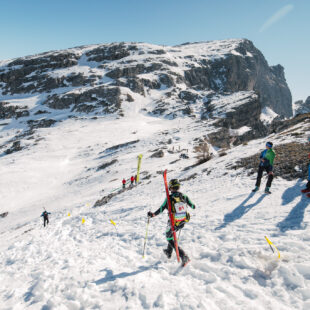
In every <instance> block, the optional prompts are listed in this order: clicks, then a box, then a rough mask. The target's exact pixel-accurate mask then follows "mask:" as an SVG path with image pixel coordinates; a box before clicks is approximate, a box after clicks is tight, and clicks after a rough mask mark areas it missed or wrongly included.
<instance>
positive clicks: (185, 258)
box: [181, 255, 191, 267]
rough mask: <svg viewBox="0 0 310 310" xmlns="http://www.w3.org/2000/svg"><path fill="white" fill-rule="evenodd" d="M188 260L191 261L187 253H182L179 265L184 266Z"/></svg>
mask: <svg viewBox="0 0 310 310" xmlns="http://www.w3.org/2000/svg"><path fill="white" fill-rule="evenodd" d="M190 261H191V260H190V259H189V257H188V256H187V255H184V256H183V257H182V264H181V266H182V267H185V266H186V265H187V264H188V263H189V262H190Z"/></svg>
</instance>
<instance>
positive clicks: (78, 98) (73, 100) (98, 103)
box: [43, 85, 121, 113]
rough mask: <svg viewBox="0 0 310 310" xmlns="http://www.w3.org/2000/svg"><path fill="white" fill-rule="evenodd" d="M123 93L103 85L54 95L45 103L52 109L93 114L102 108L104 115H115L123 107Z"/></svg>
mask: <svg viewBox="0 0 310 310" xmlns="http://www.w3.org/2000/svg"><path fill="white" fill-rule="evenodd" d="M120 96H121V92H120V89H119V87H113V86H105V85H101V86H98V87H94V88H90V89H86V90H81V91H80V92H69V93H65V94H61V95H58V94H54V95H52V96H49V97H48V98H47V100H46V101H45V102H44V103H43V104H46V105H47V106H48V107H49V108H51V109H69V108H70V107H71V111H77V112H86V113H87V112H92V111H94V110H95V109H98V108H101V109H102V112H103V113H115V112H117V111H118V110H119V109H120V107H121V98H120Z"/></svg>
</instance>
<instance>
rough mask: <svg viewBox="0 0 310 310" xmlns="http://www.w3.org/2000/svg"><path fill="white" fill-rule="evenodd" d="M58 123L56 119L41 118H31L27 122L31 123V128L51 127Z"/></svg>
mask: <svg viewBox="0 0 310 310" xmlns="http://www.w3.org/2000/svg"><path fill="white" fill-rule="evenodd" d="M55 123H57V121H56V120H54V119H46V118H45V119H39V120H29V121H27V124H28V125H29V127H30V129H34V128H49V127H51V126H53V125H54V124H55Z"/></svg>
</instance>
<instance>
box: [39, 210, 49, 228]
mask: <svg viewBox="0 0 310 310" xmlns="http://www.w3.org/2000/svg"><path fill="white" fill-rule="evenodd" d="M49 214H51V213H50V212H47V211H44V212H42V214H41V216H43V220H44V227H45V226H46V225H47V224H48V223H49V220H48V215H49Z"/></svg>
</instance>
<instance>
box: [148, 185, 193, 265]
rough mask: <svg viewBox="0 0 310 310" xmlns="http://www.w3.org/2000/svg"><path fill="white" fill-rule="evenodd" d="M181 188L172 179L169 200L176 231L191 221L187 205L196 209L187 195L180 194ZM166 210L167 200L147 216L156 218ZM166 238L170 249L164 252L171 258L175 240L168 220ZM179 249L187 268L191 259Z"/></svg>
mask: <svg viewBox="0 0 310 310" xmlns="http://www.w3.org/2000/svg"><path fill="white" fill-rule="evenodd" d="M179 188H180V182H179V181H178V180H177V179H172V180H171V181H170V182H169V190H170V192H171V194H170V196H169V198H170V201H171V210H172V213H173V216H174V220H175V226H174V230H175V231H179V230H181V229H182V228H183V227H184V226H185V223H187V222H188V221H189V219H190V214H189V213H188V212H187V205H188V206H190V207H191V208H192V209H195V205H194V204H193V203H192V202H191V201H190V199H189V198H188V197H187V196H186V195H184V194H182V193H180V192H179ZM165 209H167V210H168V202H167V198H166V199H165V201H164V202H163V204H162V205H161V206H160V208H159V209H158V210H157V211H155V212H154V213H153V212H151V211H149V212H148V213H147V216H148V217H154V216H156V215H158V214H159V213H162V212H163V211H164V210H165ZM166 238H167V241H168V247H167V249H164V250H163V251H164V253H165V254H166V256H167V257H168V258H171V255H172V252H173V249H174V248H175V247H174V240H173V232H172V230H171V225H170V219H169V220H168V226H167V230H166ZM178 248H179V254H180V258H181V260H182V266H186V264H187V263H188V262H189V261H190V259H189V257H188V256H187V255H186V254H185V252H184V251H183V250H182V249H181V248H180V247H178Z"/></svg>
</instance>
